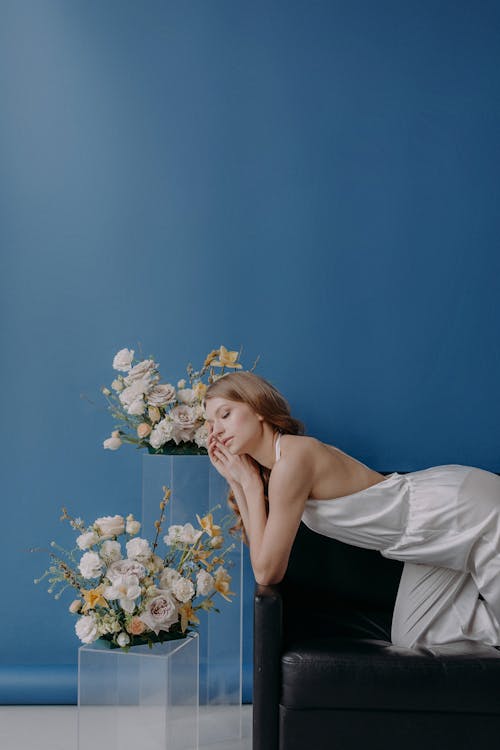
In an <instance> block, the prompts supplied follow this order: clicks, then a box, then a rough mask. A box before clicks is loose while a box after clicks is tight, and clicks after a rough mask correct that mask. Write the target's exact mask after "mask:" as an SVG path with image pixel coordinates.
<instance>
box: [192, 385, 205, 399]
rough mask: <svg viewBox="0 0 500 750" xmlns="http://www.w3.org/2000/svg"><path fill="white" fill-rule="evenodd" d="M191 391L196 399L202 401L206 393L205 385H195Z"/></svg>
mask: <svg viewBox="0 0 500 750" xmlns="http://www.w3.org/2000/svg"><path fill="white" fill-rule="evenodd" d="M193 391H194V392H195V394H196V396H197V398H198V399H199V400H200V401H202V400H203V398H204V396H205V393H206V391H207V386H206V385H205V383H201V382H200V383H196V385H195V387H194V388H193Z"/></svg>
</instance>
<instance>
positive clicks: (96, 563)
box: [78, 552, 103, 578]
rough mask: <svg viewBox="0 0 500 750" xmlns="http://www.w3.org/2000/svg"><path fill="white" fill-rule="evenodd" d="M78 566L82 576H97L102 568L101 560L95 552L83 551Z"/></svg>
mask: <svg viewBox="0 0 500 750" xmlns="http://www.w3.org/2000/svg"><path fill="white" fill-rule="evenodd" d="M78 568H79V569H80V573H81V574H82V576H83V577H84V578H98V577H99V576H100V575H101V572H102V569H103V562H102V560H101V558H100V557H99V555H98V554H97V552H85V554H84V555H82V558H81V560H80V562H79V564H78Z"/></svg>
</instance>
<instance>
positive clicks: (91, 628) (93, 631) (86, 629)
mask: <svg viewBox="0 0 500 750" xmlns="http://www.w3.org/2000/svg"><path fill="white" fill-rule="evenodd" d="M75 630H76V634H77V636H78V638H79V639H80V640H81V641H82V642H83V643H92V642H93V641H96V640H97V639H98V638H99V633H98V630H97V623H96V620H95V617H94V615H93V614H91V615H84V616H83V617H80V618H79V619H78V620H77V621H76V622H75Z"/></svg>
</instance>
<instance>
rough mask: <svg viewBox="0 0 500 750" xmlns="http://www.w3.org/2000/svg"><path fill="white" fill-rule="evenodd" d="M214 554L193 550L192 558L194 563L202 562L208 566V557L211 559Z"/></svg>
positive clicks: (208, 551)
mask: <svg viewBox="0 0 500 750" xmlns="http://www.w3.org/2000/svg"><path fill="white" fill-rule="evenodd" d="M211 554H212V552H211V551H210V550H208V549H207V550H202V549H193V552H192V557H193V561H194V562H201V563H203V565H206V564H207V563H206V562H205V560H206V559H207V557H210V555H211Z"/></svg>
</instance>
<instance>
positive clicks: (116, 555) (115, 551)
mask: <svg viewBox="0 0 500 750" xmlns="http://www.w3.org/2000/svg"><path fill="white" fill-rule="evenodd" d="M99 554H100V556H101V557H102V559H103V560H104V562H105V563H106V565H110V564H111V563H113V562H116V561H117V560H121V557H122V548H121V547H120V542H114V541H111V540H110V539H107V540H106V541H105V542H103V543H102V544H101V549H100V550H99Z"/></svg>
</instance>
